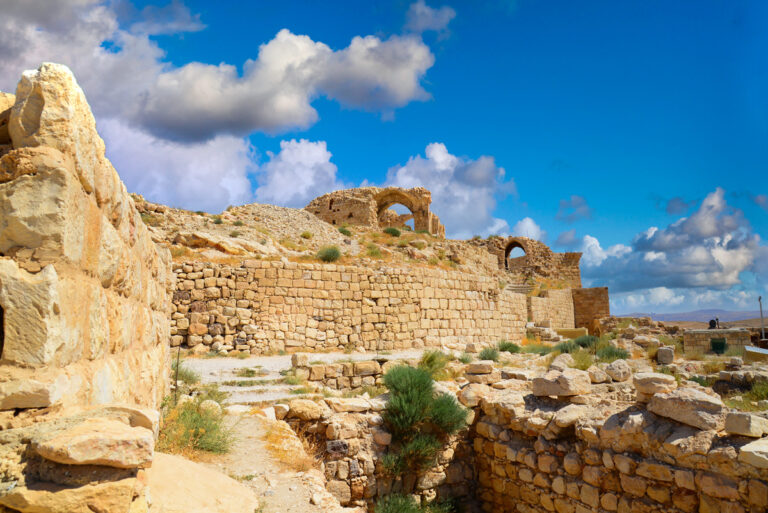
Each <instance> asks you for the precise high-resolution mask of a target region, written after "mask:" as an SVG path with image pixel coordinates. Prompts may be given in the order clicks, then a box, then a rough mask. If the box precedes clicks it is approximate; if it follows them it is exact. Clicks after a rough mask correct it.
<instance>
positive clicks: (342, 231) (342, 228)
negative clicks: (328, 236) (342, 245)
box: [339, 226, 352, 237]
mask: <svg viewBox="0 0 768 513" xmlns="http://www.w3.org/2000/svg"><path fill="white" fill-rule="evenodd" d="M339 233H340V234H342V235H344V236H347V237H351V236H352V232H350V231H349V230H348V229H347V228H344V227H343V226H342V227H341V228H339Z"/></svg>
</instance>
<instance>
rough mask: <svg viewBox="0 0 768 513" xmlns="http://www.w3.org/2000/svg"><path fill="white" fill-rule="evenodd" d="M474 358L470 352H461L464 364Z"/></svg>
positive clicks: (461, 359)
mask: <svg viewBox="0 0 768 513" xmlns="http://www.w3.org/2000/svg"><path fill="white" fill-rule="evenodd" d="M472 360H473V358H472V355H471V354H469V353H461V356H459V361H460V362H461V363H464V364H466V363H471V362H472Z"/></svg>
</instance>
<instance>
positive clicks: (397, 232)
mask: <svg viewBox="0 0 768 513" xmlns="http://www.w3.org/2000/svg"><path fill="white" fill-rule="evenodd" d="M384 233H386V234H387V235H391V236H392V237H400V230H398V229H397V228H394V227H392V226H390V227H389V228H384Z"/></svg>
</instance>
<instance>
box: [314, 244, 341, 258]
mask: <svg viewBox="0 0 768 513" xmlns="http://www.w3.org/2000/svg"><path fill="white" fill-rule="evenodd" d="M317 258H319V259H320V260H322V261H323V262H335V261H336V260H338V259H339V258H341V250H340V249H339V248H338V247H337V246H324V247H322V248H320V251H318V252H317Z"/></svg>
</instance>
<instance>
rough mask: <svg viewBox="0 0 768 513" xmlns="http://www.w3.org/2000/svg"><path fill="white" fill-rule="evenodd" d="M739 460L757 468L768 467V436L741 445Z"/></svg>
mask: <svg viewBox="0 0 768 513" xmlns="http://www.w3.org/2000/svg"><path fill="white" fill-rule="evenodd" d="M739 461H740V462H742V463H746V464H748V465H752V466H754V467H757V468H768V438H761V439H760V440H755V441H754V442H750V443H748V444H747V445H744V446H742V447H741V450H740V451H739Z"/></svg>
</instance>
